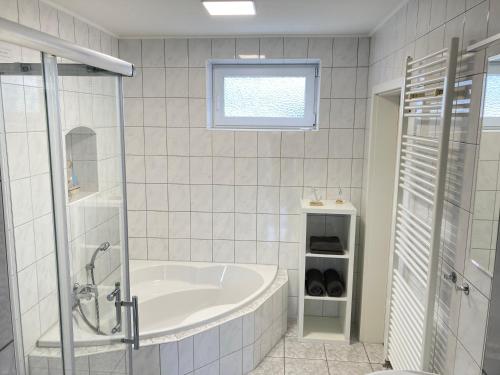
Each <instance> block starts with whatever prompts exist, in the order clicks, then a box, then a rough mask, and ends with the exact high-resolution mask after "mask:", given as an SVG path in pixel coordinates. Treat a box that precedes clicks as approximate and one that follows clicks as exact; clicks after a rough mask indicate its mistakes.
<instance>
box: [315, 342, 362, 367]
mask: <svg viewBox="0 0 500 375" xmlns="http://www.w3.org/2000/svg"><path fill="white" fill-rule="evenodd" d="M325 350H326V358H327V359H328V360H332V361H345V362H368V357H367V356H366V352H365V348H364V346H363V344H361V343H359V342H358V343H355V344H351V345H349V344H344V343H327V344H325Z"/></svg>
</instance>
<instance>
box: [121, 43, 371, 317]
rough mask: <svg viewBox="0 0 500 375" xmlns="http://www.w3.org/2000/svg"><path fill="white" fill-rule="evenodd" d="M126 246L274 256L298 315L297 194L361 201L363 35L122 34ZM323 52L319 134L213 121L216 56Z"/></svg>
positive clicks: (159, 255)
mask: <svg viewBox="0 0 500 375" xmlns="http://www.w3.org/2000/svg"><path fill="white" fill-rule="evenodd" d="M119 53H120V58H122V59H125V60H127V61H130V62H132V63H134V64H135V65H136V67H137V75H136V77H135V78H132V79H126V80H125V84H124V91H125V92H124V94H125V126H126V129H125V135H126V154H127V156H126V161H127V182H128V183H127V190H128V197H127V201H128V209H129V240H130V254H131V257H132V258H136V259H170V260H183V261H209V262H241V263H260V264H276V265H279V267H281V268H284V269H287V270H288V274H289V278H290V291H289V295H290V297H289V309H288V310H289V314H290V315H291V316H293V317H296V313H297V291H298V273H297V268H298V251H299V244H298V242H299V217H300V216H299V215H298V214H299V204H300V198H301V197H303V196H304V197H311V196H312V193H311V192H312V187H315V188H318V190H319V192H320V193H321V196H322V197H323V198H325V197H328V198H330V199H331V198H336V197H337V193H338V189H339V187H342V190H343V194H344V197H345V198H347V199H351V200H352V201H353V203H354V205H356V206H357V207H359V205H360V196H361V182H362V175H363V153H364V137H365V131H364V127H365V113H366V97H367V83H368V68H367V66H368V58H369V39H367V38H355V37H353V38H315V37H312V38H306V37H302V38H299V37H297V38H280V37H274V38H272V37H270V38H216V39H209V38H206V39H165V40H163V39H155V40H150V39H148V40H130V39H129V40H120V42H119ZM239 55H264V56H265V57H266V58H283V57H287V58H288V57H289V58H306V57H309V58H320V59H321V64H322V67H323V68H322V71H321V75H322V77H321V98H322V99H321V103H320V130H319V131H318V132H268V131H266V132H255V131H235V132H233V131H209V130H207V129H206V113H205V62H206V60H207V59H209V58H235V57H236V58H238V57H239Z"/></svg>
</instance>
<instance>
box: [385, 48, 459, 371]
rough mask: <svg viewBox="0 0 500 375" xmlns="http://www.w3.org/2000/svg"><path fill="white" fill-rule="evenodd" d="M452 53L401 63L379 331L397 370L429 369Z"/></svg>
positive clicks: (452, 79)
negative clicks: (402, 71)
mask: <svg viewBox="0 0 500 375" xmlns="http://www.w3.org/2000/svg"><path fill="white" fill-rule="evenodd" d="M457 50H458V38H453V39H452V40H451V42H450V45H449V47H448V48H444V49H442V50H439V51H436V52H434V53H432V54H429V55H427V56H425V57H422V58H419V59H412V58H408V59H407V61H406V69H405V86H404V95H403V98H404V99H403V100H404V103H402V108H401V126H400V130H399V143H398V161H397V176H396V186H395V187H396V189H395V191H396V196H395V202H394V214H393V228H392V237H391V260H390V270H391V274H390V282H389V292H388V299H387V308H388V309H387V311H388V312H389V313H388V314H387V316H386V327H385V344H386V345H385V350H386V353H385V354H386V358H388V359H389V360H390V362H391V365H392V367H393V368H394V369H396V370H403V369H404V370H429V366H430V358H431V348H432V332H433V317H434V305H435V303H434V300H435V294H436V284H437V279H438V259H439V244H440V232H441V219H442V214H443V202H444V185H445V175H446V164H447V159H448V142H449V138H450V123H451V117H452V106H453V92H454V85H455V74H456V65H457Z"/></svg>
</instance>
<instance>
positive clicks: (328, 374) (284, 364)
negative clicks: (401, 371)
mask: <svg viewBox="0 0 500 375" xmlns="http://www.w3.org/2000/svg"><path fill="white" fill-rule="evenodd" d="M383 351H384V348H383V346H382V345H380V344H362V343H355V344H352V345H347V344H336V343H325V344H323V343H315V342H300V341H298V340H297V326H296V324H295V323H291V324H289V327H288V332H287V333H286V335H285V337H284V339H282V340H281V341H280V342H279V343H278V344H277V345H276V346H275V347H274V348H273V349H272V350H271V352H270V353H269V354H268V356H267V357H266V358H264V360H263V361H262V363H261V364H260V365H259V367H257V368H256V369H255V370H254V371H252V372H251V374H252V375H309V374H311V375H364V374H369V373H371V372H373V371H382V370H384V368H383V367H382V362H383V358H384V355H383Z"/></svg>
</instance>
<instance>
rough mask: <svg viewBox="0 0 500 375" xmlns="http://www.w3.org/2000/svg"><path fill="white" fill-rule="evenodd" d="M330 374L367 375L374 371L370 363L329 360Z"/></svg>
mask: <svg viewBox="0 0 500 375" xmlns="http://www.w3.org/2000/svg"><path fill="white" fill-rule="evenodd" d="M328 369H329V371H330V375H366V374H370V373H371V372H372V367H371V366H370V364H369V363H358V362H337V361H328Z"/></svg>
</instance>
